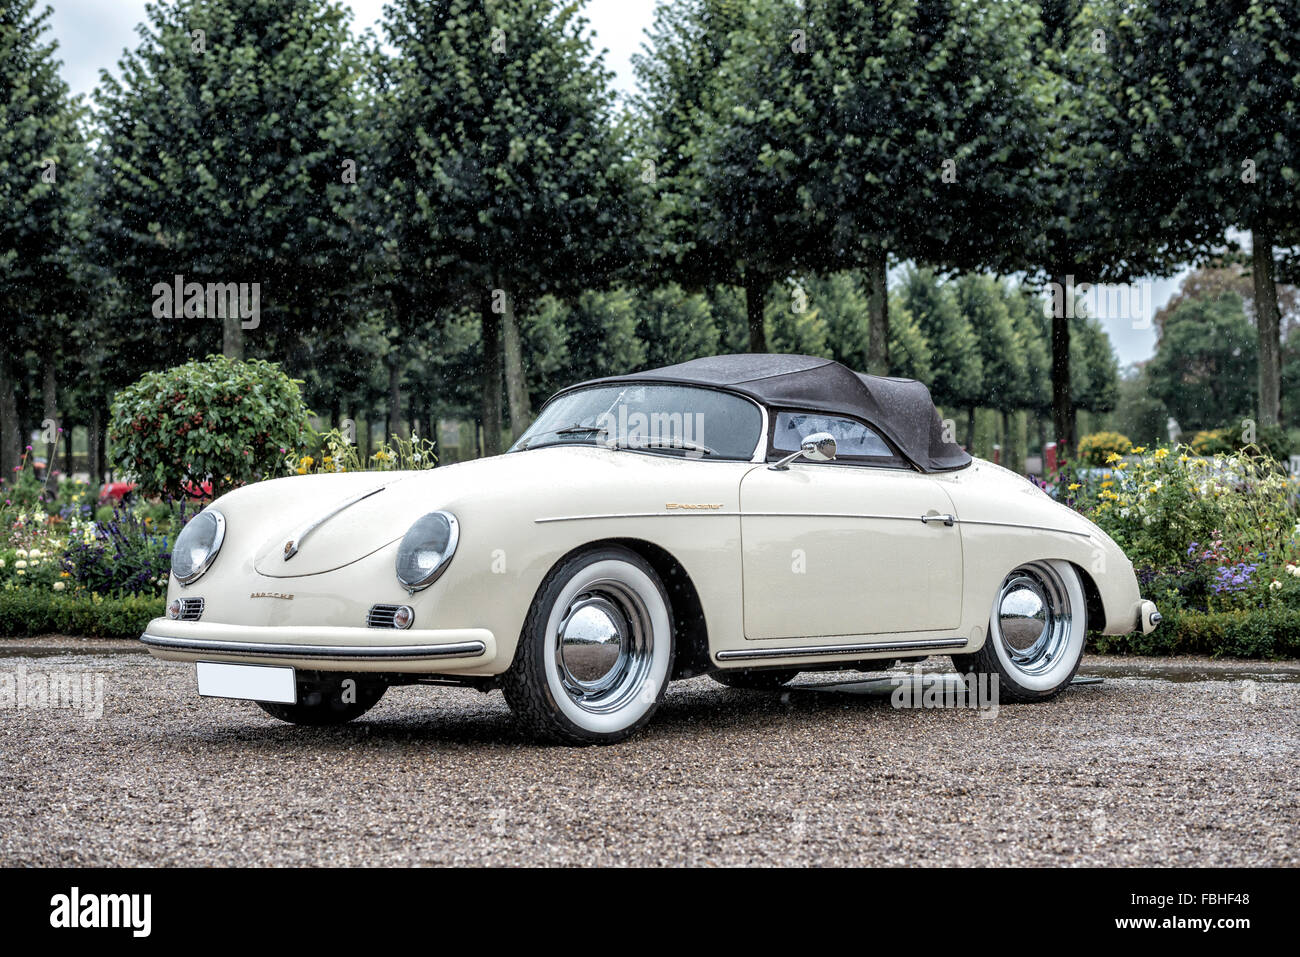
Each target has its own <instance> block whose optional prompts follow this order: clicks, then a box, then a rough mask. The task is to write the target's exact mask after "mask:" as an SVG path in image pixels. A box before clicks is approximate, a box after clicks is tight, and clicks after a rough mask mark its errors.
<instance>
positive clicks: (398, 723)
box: [190, 679, 907, 754]
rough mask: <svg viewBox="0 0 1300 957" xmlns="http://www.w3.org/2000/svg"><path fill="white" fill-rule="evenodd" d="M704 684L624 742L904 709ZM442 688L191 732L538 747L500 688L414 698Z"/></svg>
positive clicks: (689, 687) (679, 689) (872, 699)
mask: <svg viewBox="0 0 1300 957" xmlns="http://www.w3.org/2000/svg"><path fill="white" fill-rule="evenodd" d="M705 682H707V683H701V682H700V681H698V680H697V681H691V682H683V683H681V684H679V685H675V686H674V687H673V688H670V689H669V693H668V694H667V696H666V697H665V698H664V700H663V702H662V703H661V704H660V706H659V709H658V710H657V711H656V712H655V715H654V718H653V719H652V720H651V721H650V723H649V724H648V725H647V726H646V727H645V728H643V729H641V731H640V732H638V733H637V734H636V735H635V736H634V737H633V738H632V739H630V742H629V743H634V742H640V743H642V744H652V743H656V742H668V741H671V740H672V739H674V738H679V737H689V738H691V739H697V738H699V737H700V736H701V735H724V734H736V733H738V734H742V735H743V734H745V733H753V734H756V735H768V734H770V733H771V731H772V726H773V725H774V724H779V725H781V726H782V727H784V728H786V729H789V727H790V725H791V722H794V723H797V724H800V725H803V724H813V725H815V724H816V723H817V722H818V721H821V720H826V718H827V717H828V716H831V715H839V716H841V717H850V718H854V719H858V720H862V721H864V723H865V724H866V725H868V726H869V725H875V724H879V723H881V722H883V721H888V720H892V719H894V718H895V717H901V716H905V715H906V714H907V712H904V711H899V710H898V709H895V708H893V707H891V704H890V692H891V690H892V689H891V686H890V685H889V683H888V681H875V682H871V686H870V687H868V688H864V687H862V685H863V683H862V682H845V681H838V682H825V683H823V684H820V685H816V684H803V685H793V686H790V687H787V688H781V689H778V690H775V691H741V690H736V689H730V688H724V687H722V686H720V685H716V684H714V683H713V682H711V681H708V680H707V679H705ZM439 693H444V692H443V689H436V688H431V689H420V690H419V691H418V692H413V691H407V692H405V693H402V694H401V695H400V699H399V700H389V699H385V701H383V702H381V703H380V704H379V705H378V706H377V707H376V708H375V710H374V711H372V712H370V713H369V714H367V715H365V716H364V717H362V718H359V719H357V720H356V721H352V722H350V723H348V724H345V725H339V726H335V727H324V728H313V727H300V726H294V725H289V724H284V723H282V722H279V721H276V720H275V719H273V718H270V717H269V716H267V717H265V718H263V717H262V716H261V712H260V711H254V712H253V713H252V714H249V715H248V717H249V718H252V719H253V720H252V721H249V722H247V723H243V722H238V721H237V722H235V723H224V724H214V725H213V726H212V727H210V728H206V729H196V730H197V734H198V737H199V738H200V739H204V740H206V742H207V744H208V746H209V747H215V748H227V747H228V748H231V749H244V750H246V749H248V748H250V747H254V748H257V747H261V748H265V749H266V750H267V751H271V752H276V753H281V754H282V753H284V751H285V750H286V749H294V748H304V749H307V750H315V749H316V748H322V749H331V748H338V747H340V746H362V747H366V746H368V747H374V748H377V749H378V748H382V749H394V748H396V749H402V748H413V749H420V750H427V749H428V748H429V747H430V746H434V747H438V746H443V747H448V748H464V747H473V748H483V749H485V750H491V749H495V748H501V749H516V748H519V747H537V746H539V744H538V742H536V741H535V740H534V739H532V738H530V737H529V736H528V735H527V734H525V733H524V732H522V731H521V730H520V729H519V727H518V726H517V725H516V724H515V721H514V719H513V716H512V715H511V714H510V711H509V709H508V708H507V707H506V705H505V701H504V700H503V698H502V697H501V694H500V693H499V692H492V693H490V694H488V695H486V696H482V695H479V694H478V693H477V692H473V693H468V692H461V693H460V695H462V696H463V695H468V694H473V697H470V698H463V700H460V701H456V700H444V701H437V702H435V701H431V700H427V699H426V700H421V698H420V697H416V695H424V694H428V695H438V694H439ZM395 697H396V696H395ZM430 705H432V707H430ZM193 734H194V732H191V733H190V736H192V735H193ZM541 746H545V745H541Z"/></svg>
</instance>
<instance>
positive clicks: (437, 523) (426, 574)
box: [396, 509, 460, 594]
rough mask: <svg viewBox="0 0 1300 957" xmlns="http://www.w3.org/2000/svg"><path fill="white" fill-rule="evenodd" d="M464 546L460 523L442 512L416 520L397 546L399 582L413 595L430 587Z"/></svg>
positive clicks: (432, 513)
mask: <svg viewBox="0 0 1300 957" xmlns="http://www.w3.org/2000/svg"><path fill="white" fill-rule="evenodd" d="M459 543H460V523H459V522H457V521H456V516H455V515H453V514H451V512H448V511H444V510H441V509H439V510H438V511H434V512H429V513H428V514H427V515H422V516H421V517H420V518H418V519H416V520H415V522H414V523H413V524H412V525H411V527H410V528H409V529H408V530H407V532H406V534H405V535H404V536H403V537H402V542H401V544H400V545H398V546H397V567H396V573H397V581H398V583H399V584H401V586H402V587H403V588H405V589H406V590H407V592H409V593H410V594H415V593H416V592H417V591H423V590H424V589H426V588H428V587H429V586H430V585H432V584H433V583H434V582H436V581H437V580H438V579H439V578H441V577H442V573H443V572H445V571H446V570H447V566H448V565H450V564H451V559H452V557H453V556H454V555H455V554H456V546H457V545H458V544H459Z"/></svg>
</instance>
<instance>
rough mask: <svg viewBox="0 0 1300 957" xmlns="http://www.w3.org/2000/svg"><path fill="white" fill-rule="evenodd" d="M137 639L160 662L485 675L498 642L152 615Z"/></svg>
mask: <svg viewBox="0 0 1300 957" xmlns="http://www.w3.org/2000/svg"><path fill="white" fill-rule="evenodd" d="M140 641H141V642H143V643H144V645H145V646H146V647H147V648H148V649H149V652H150V654H152V655H154V657H156V658H161V659H163V660H165V661H199V660H203V661H260V662H265V663H268V664H269V663H277V664H288V665H294V666H296V667H299V668H304V669H317V670H321V671H396V672H413V673H432V672H447V671H457V672H470V673H478V674H482V673H487V670H488V669H489V668H490V666H491V664H492V662H493V661H494V660H495V658H496V640H495V637H494V636H493V634H492V632H490V631H488V630H487V629H485V628H448V629H419V630H415V629H412V630H407V631H401V630H396V629H387V628H340V627H329V626H321V627H304V626H261V625H230V624H221V623H217V622H186V621H173V620H171V619H168V618H155V619H154V620H153V621H151V622H150V623H149V625H148V627H147V628H146V630H145V632H144V634H143V635H141V636H140Z"/></svg>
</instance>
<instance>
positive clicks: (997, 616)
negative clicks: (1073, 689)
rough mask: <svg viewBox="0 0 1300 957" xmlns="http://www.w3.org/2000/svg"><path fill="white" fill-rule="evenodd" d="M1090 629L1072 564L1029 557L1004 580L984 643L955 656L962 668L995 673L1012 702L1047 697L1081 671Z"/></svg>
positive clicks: (1079, 582)
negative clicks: (978, 648)
mask: <svg viewBox="0 0 1300 957" xmlns="http://www.w3.org/2000/svg"><path fill="white" fill-rule="evenodd" d="M1087 632H1088V620H1087V606H1086V602H1085V599H1084V594H1083V583H1082V582H1081V581H1080V579H1079V573H1078V572H1077V571H1076V570H1075V568H1074V566H1073V565H1071V564H1070V563H1069V562H1064V561H1041V562H1028V563H1026V564H1024V565H1021V566H1019V567H1018V568H1016V569H1014V570H1013V571H1012V572H1011V574H1009V575H1007V576H1006V578H1004V579H1003V580H1002V584H1001V586H1000V587H999V588H998V593H997V596H996V597H995V598H994V600H993V611H992V615H991V617H990V619H989V634H988V639H987V640H986V641H985V642H984V645H983V647H981V648H980V650H979V651H977V652H975V653H974V654H970V655H953V656H952V661H953V664H954V665H956V666H957V669H958V670H959V671H974V672H976V673H979V674H988V675H991V676H996V677H997V679H998V685H999V693H1000V695H1002V696H1003V697H1005V698H1008V699H1009V700H1011V701H1045V700H1046V699H1048V698H1052V697H1055V696H1056V695H1057V694H1058V693H1059V692H1060V691H1061V689H1062V688H1064V687H1065V686H1066V685H1068V684H1069V683H1070V681H1071V679H1073V678H1074V674H1075V672H1076V671H1078V670H1079V662H1080V661H1081V660H1082V659H1083V645H1084V640H1085V638H1086V637H1087Z"/></svg>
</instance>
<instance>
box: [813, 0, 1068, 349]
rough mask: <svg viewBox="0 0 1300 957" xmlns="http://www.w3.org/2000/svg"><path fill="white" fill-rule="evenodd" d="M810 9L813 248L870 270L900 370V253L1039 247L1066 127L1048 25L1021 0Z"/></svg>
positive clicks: (874, 341) (972, 254)
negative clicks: (896, 301)
mask: <svg viewBox="0 0 1300 957" xmlns="http://www.w3.org/2000/svg"><path fill="white" fill-rule="evenodd" d="M803 9H804V10H805V11H806V17H805V20H806V23H807V30H808V44H809V50H810V55H809V56H807V57H805V58H804V59H803V60H802V61H800V62H801V63H803V64H804V65H805V66H806V69H805V72H804V73H803V74H802V77H804V78H806V80H805V83H804V86H805V87H806V91H805V93H804V96H806V98H807V99H808V100H809V101H810V102H811V103H813V104H814V105H815V113H816V116H815V118H814V119H811V120H810V121H808V122H807V124H806V126H805V130H806V133H807V136H808V137H809V140H810V144H809V152H808V154H807V155H806V156H805V157H803V158H804V160H805V162H806V163H807V165H808V167H809V171H808V177H807V178H808V183H809V185H808V187H807V191H806V193H807V197H808V202H809V207H810V208H811V209H812V210H814V211H816V219H815V220H814V222H813V227H814V229H813V232H814V234H815V241H816V246H815V248H814V250H813V251H811V252H808V253H805V255H808V256H812V257H814V258H827V259H833V260H836V261H838V262H840V263H841V264H843V265H851V266H860V267H861V268H862V269H863V270H864V278H865V281H866V286H867V289H868V290H869V295H870V301H871V320H870V321H871V329H870V336H869V340H870V344H869V363H868V365H869V371H873V372H887V371H889V369H890V362H889V354H888V343H889V338H890V337H889V317H888V311H887V303H888V296H887V294H886V276H887V270H888V264H889V257H890V256H891V255H892V256H895V257H897V258H899V259H903V260H912V261H916V262H921V263H929V264H937V265H942V266H944V267H947V268H956V269H968V270H969V269H990V270H994V271H999V272H1003V271H1009V270H1011V269H1015V268H1019V267H1020V266H1021V265H1022V264H1023V262H1024V260H1025V258H1026V256H1027V255H1028V250H1029V248H1030V244H1031V242H1032V239H1033V232H1034V227H1033V222H1034V216H1033V215H1032V210H1033V208H1034V203H1035V202H1036V197H1037V190H1038V187H1037V182H1036V176H1037V174H1038V169H1039V167H1040V166H1041V164H1042V154H1043V145H1042V144H1043V143H1045V142H1046V141H1047V140H1048V139H1049V138H1050V135H1051V132H1050V129H1049V127H1048V125H1047V121H1048V118H1047V116H1046V114H1045V111H1044V109H1043V106H1044V97H1045V91H1046V90H1047V89H1048V87H1049V86H1050V82H1049V81H1050V75H1049V74H1048V73H1047V72H1046V71H1045V70H1044V69H1043V68H1042V67H1041V65H1040V64H1039V63H1038V62H1037V61H1036V60H1035V58H1034V56H1033V47H1032V43H1033V39H1034V37H1035V36H1036V33H1037V31H1038V30H1039V24H1038V20H1037V16H1036V12H1035V10H1034V8H1033V7H1032V6H1031V5H1030V4H1027V3H1023V2H1018V0H1006V2H999V3H988V4H976V3H967V2H963V0H883V2H875V3H864V2H862V0H808V2H807V3H805V4H804V5H803ZM796 95H797V94H796V93H795V92H791V94H790V99H792V100H794V99H795V97H796ZM914 315H915V316H916V318H917V319H918V321H923V320H921V317H920V314H919V312H915V311H914ZM929 338H930V341H931V342H932V343H933V344H934V347H935V348H936V349H942V348H946V344H941V343H940V341H939V340H938V339H936V338H935V337H933V336H930V337H929ZM936 374H937V372H936Z"/></svg>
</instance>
